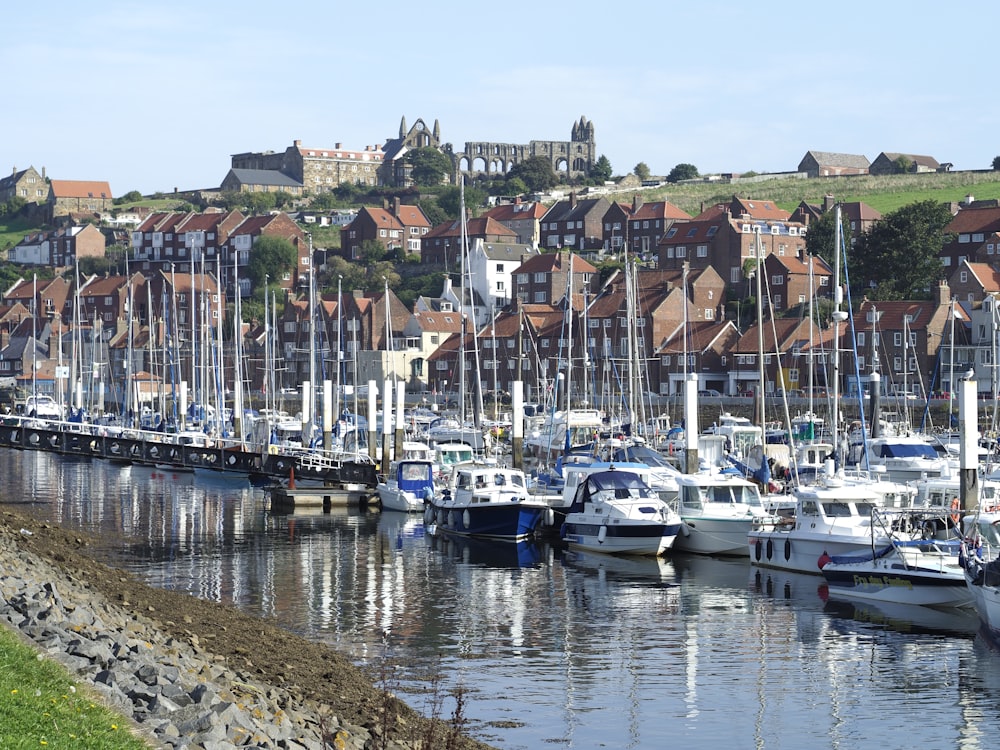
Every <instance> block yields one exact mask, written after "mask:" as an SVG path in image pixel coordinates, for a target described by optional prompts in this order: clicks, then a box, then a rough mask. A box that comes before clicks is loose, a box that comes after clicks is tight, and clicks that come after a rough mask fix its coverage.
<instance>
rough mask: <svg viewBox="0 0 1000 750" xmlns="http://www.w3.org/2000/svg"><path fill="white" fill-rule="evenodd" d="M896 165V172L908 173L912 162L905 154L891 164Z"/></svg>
mask: <svg viewBox="0 0 1000 750" xmlns="http://www.w3.org/2000/svg"><path fill="white" fill-rule="evenodd" d="M893 164H895V165H896V171H897V172H909V171H910V167H912V166H913V162H912V161H910V158H909V157H908V156H906V155H905V154H900V155H899V156H897V157H896V161H894V162H893Z"/></svg>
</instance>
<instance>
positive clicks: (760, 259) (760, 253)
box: [754, 226, 766, 442]
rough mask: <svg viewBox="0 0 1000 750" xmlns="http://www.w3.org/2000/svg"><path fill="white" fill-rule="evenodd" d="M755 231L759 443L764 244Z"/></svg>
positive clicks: (761, 388)
mask: <svg viewBox="0 0 1000 750" xmlns="http://www.w3.org/2000/svg"><path fill="white" fill-rule="evenodd" d="M754 228H755V229H756V230H757V231H756V233H755V238H756V245H757V247H756V255H757V274H756V276H757V389H758V391H757V423H758V424H759V425H760V429H761V433H760V437H761V442H763V441H764V424H765V422H766V418H765V410H764V242H763V240H762V239H761V236H760V230H761V227H760V226H757V227H754Z"/></svg>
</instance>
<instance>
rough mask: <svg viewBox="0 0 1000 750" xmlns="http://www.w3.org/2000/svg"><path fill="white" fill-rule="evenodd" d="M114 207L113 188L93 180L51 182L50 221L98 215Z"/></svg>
mask: <svg viewBox="0 0 1000 750" xmlns="http://www.w3.org/2000/svg"><path fill="white" fill-rule="evenodd" d="M113 207H114V201H113V198H112V196H111V186H110V185H109V184H108V183H107V182H100V181H92V180H51V181H50V182H49V194H48V205H47V209H48V214H49V219H50V220H54V219H57V218H60V217H67V216H71V215H73V214H96V213H102V212H104V211H110V210H111V209H112V208H113Z"/></svg>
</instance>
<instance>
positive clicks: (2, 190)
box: [0, 167, 49, 203]
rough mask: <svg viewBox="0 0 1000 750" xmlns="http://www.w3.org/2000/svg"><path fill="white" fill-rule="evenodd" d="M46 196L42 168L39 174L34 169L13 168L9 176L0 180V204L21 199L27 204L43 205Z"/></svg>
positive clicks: (45, 182)
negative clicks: (13, 199)
mask: <svg viewBox="0 0 1000 750" xmlns="http://www.w3.org/2000/svg"><path fill="white" fill-rule="evenodd" d="M48 196H49V186H48V182H47V180H46V178H45V168H44V167H42V172H41V174H39V173H38V172H37V171H35V168H34V167H28V168H27V169H21V170H18V168H17V167H14V169H13V170H12V171H11V174H9V175H8V176H7V177H4V178H2V179H0V203H6V202H7V201H9V200H10V199H11V198H23V199H24V200H25V201H26V202H28V203H45V201H46V200H47V199H48Z"/></svg>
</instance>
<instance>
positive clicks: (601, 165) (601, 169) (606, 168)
mask: <svg viewBox="0 0 1000 750" xmlns="http://www.w3.org/2000/svg"><path fill="white" fill-rule="evenodd" d="M590 178H591V179H592V180H595V181H597V182H606V181H608V180H610V179H611V162H610V161H609V160H608V157H606V156H605V155H604V154H601V155H600V156H599V157H597V161H595V162H594V165H593V166H592V167H591V168H590Z"/></svg>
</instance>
